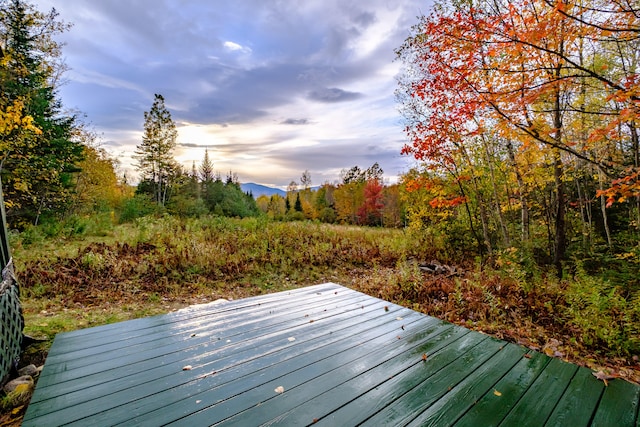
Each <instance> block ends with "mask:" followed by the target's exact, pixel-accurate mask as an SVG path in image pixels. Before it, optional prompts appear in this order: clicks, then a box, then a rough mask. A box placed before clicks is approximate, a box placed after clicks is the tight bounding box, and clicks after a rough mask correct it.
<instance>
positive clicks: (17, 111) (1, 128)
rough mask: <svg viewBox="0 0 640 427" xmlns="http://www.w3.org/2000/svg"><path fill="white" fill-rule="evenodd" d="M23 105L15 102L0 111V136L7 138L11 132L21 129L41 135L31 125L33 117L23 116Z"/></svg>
mask: <svg viewBox="0 0 640 427" xmlns="http://www.w3.org/2000/svg"><path fill="white" fill-rule="evenodd" d="M23 110H24V103H23V102H22V101H21V100H15V101H14V102H13V104H12V105H9V106H7V108H6V109H5V110H4V111H0V136H7V135H9V134H10V133H11V132H13V131H15V130H17V129H19V128H22V129H24V130H27V131H31V132H34V133H36V134H41V133H42V131H41V130H40V129H38V128H37V127H36V126H35V125H34V124H33V117H31V116H24V115H23Z"/></svg>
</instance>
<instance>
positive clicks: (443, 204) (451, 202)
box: [429, 196, 467, 209]
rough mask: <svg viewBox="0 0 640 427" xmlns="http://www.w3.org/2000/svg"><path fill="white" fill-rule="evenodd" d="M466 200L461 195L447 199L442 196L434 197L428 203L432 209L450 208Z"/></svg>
mask: <svg viewBox="0 0 640 427" xmlns="http://www.w3.org/2000/svg"><path fill="white" fill-rule="evenodd" d="M466 200H467V199H466V197H463V196H458V197H452V198H448V199H447V198H444V197H436V198H434V199H433V200H431V201H430V202H429V205H430V206H431V207H432V208H434V209H436V208H451V207H456V206H458V205H461V204H463V203H464V202H465V201H466Z"/></svg>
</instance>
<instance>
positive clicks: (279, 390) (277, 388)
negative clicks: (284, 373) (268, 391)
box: [273, 386, 284, 393]
mask: <svg viewBox="0 0 640 427" xmlns="http://www.w3.org/2000/svg"><path fill="white" fill-rule="evenodd" d="M273 391H275V392H276V393H284V387H282V386H278V387H276V388H275V390H273Z"/></svg>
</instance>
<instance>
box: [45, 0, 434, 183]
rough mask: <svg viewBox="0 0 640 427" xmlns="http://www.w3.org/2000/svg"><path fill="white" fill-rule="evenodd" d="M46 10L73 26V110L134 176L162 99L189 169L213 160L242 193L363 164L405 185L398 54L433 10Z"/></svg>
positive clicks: (67, 92) (408, 1)
mask: <svg viewBox="0 0 640 427" xmlns="http://www.w3.org/2000/svg"><path fill="white" fill-rule="evenodd" d="M36 3H37V4H38V8H39V9H40V10H42V11H46V10H48V9H50V8H51V7H53V6H55V8H56V10H57V11H58V12H59V13H60V17H61V18H62V19H64V20H65V21H67V22H70V23H73V27H72V28H71V30H70V31H68V32H66V33H64V34H62V35H61V39H60V41H61V42H63V43H66V45H65V47H64V48H63V55H64V56H65V57H66V62H67V64H68V65H69V66H70V68H71V70H72V71H71V72H70V73H69V74H68V75H67V77H68V78H69V79H68V80H69V83H68V84H67V85H65V86H62V87H61V88H60V92H59V93H60V95H61V97H62V102H63V104H64V105H65V107H69V108H74V109H78V110H80V111H83V112H85V113H86V114H87V116H88V120H89V121H91V122H92V123H93V124H94V125H95V127H96V130H97V131H98V132H99V133H101V134H103V135H104V137H103V138H104V140H105V141H106V142H105V144H108V145H110V146H112V147H115V148H116V149H118V150H120V151H121V152H122V158H123V163H126V162H127V161H128V160H127V156H129V155H130V153H132V152H133V151H134V150H135V145H136V144H138V143H139V142H140V133H141V131H142V127H143V113H144V111H148V110H149V108H151V105H152V103H153V94H154V93H161V94H162V95H163V96H164V97H165V100H166V104H167V107H168V108H169V109H170V111H171V114H172V117H173V119H174V120H175V121H176V122H177V123H180V135H181V136H180V138H179V142H181V145H180V151H181V154H180V157H181V161H185V162H188V164H189V165H190V164H191V161H192V160H196V161H200V160H201V159H202V156H203V153H204V149H205V147H212V148H213V147H215V153H216V155H217V157H216V159H215V160H214V161H215V162H216V165H218V167H219V168H220V170H221V171H225V172H226V170H229V169H232V170H234V171H237V172H238V173H239V174H240V177H241V179H242V180H244V181H247V180H255V181H258V180H259V181H258V182H263V183H264V182H266V183H268V182H273V183H274V184H276V183H279V184H282V185H286V184H287V183H288V182H289V181H290V180H291V179H298V177H299V176H300V173H301V172H302V171H303V170H305V169H309V170H311V171H312V173H313V174H314V181H315V182H318V183H319V182H321V181H323V180H324V179H325V178H326V179H330V175H331V174H332V173H336V174H337V173H338V172H339V170H340V169H342V168H345V167H351V166H353V165H356V164H357V165H359V166H360V167H363V168H364V167H368V166H370V165H371V164H372V163H374V162H375V161H378V162H379V163H380V164H381V166H382V168H383V169H384V170H385V172H387V174H393V173H396V171H399V170H401V169H402V167H401V166H400V165H401V163H402V162H405V163H406V158H405V159H402V161H401V160H399V159H400V156H399V154H398V153H399V150H400V148H401V146H402V144H401V143H400V142H399V141H400V140H401V139H402V137H403V133H402V126H401V124H399V118H398V113H397V110H396V105H395V101H394V96H393V90H394V88H395V81H394V75H395V74H397V72H398V69H399V64H398V63H397V62H393V59H394V49H395V48H397V47H398V46H399V45H400V44H401V43H402V42H403V40H404V39H405V38H406V37H407V36H408V34H409V29H410V27H411V25H413V24H415V23H417V20H416V16H417V15H419V14H420V13H421V10H420V8H424V7H425V6H424V0H397V1H393V2H390V1H388V0H368V1H367V2H362V1H359V0H305V1H303V2H282V1H279V0H237V1H233V2H210V1H203V0H198V1H195V0H194V1H189V2H184V1H182V0H139V1H136V2H133V3H132V4H131V5H130V7H127V8H122V5H121V4H120V1H119V0H101V1H99V2H96V1H95V0H74V1H73V2H60V1H58V0H37V1H36ZM425 12H426V11H425ZM284 125H288V126H284ZM197 126H201V127H202V128H201V129H199V130H198V131H197V132H196V131H194V130H190V131H188V130H187V128H195V127H197ZM190 132H191V133H190ZM211 151H212V152H213V151H214V150H213V149H212V150H211ZM247 154H251V156H253V157H252V158H251V159H248V158H247V156H246V155H247ZM243 156H244V157H243ZM123 167H126V164H125V165H124V166H123ZM269 176H271V178H269ZM316 176H318V177H321V178H318V179H316V178H315V177H316Z"/></svg>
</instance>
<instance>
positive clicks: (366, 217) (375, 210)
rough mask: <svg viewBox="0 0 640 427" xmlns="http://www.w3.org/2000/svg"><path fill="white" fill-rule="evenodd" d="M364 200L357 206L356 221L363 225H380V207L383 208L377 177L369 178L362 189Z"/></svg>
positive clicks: (380, 188) (380, 187) (380, 185)
mask: <svg viewBox="0 0 640 427" xmlns="http://www.w3.org/2000/svg"><path fill="white" fill-rule="evenodd" d="M363 196H364V201H363V203H362V205H360V207H359V208H358V222H359V223H360V224H363V225H370V226H376V225H382V222H381V220H382V209H383V208H384V203H383V194H382V184H381V183H380V181H378V180H377V179H370V180H368V181H367V182H366V184H365V186H364V189H363Z"/></svg>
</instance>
